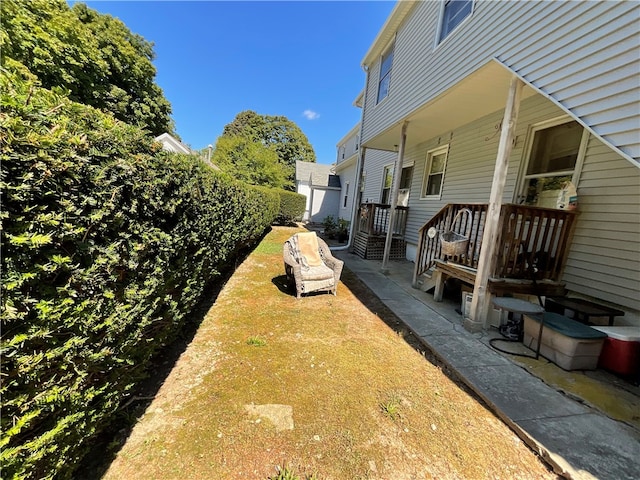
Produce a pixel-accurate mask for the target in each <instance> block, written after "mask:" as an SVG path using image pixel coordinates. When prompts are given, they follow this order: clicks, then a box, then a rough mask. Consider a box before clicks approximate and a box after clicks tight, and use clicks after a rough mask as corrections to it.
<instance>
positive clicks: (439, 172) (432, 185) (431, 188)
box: [422, 145, 449, 198]
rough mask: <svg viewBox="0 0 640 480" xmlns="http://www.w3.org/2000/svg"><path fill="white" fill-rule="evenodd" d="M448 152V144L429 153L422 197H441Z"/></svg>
mask: <svg viewBox="0 0 640 480" xmlns="http://www.w3.org/2000/svg"><path fill="white" fill-rule="evenodd" d="M448 153H449V146H448V145H445V146H443V147H440V148H438V149H436V150H431V151H430V152H428V153H427V168H426V169H425V171H424V179H423V181H422V198H429V197H432V198H433V197H440V195H441V194H442V186H443V184H444V171H445V168H446V166H447V156H448Z"/></svg>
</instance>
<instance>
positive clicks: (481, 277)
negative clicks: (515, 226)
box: [464, 75, 524, 332]
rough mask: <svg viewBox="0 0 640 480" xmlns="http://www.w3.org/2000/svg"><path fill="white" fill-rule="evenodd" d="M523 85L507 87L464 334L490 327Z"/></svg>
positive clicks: (515, 83)
mask: <svg viewBox="0 0 640 480" xmlns="http://www.w3.org/2000/svg"><path fill="white" fill-rule="evenodd" d="M523 85H524V83H523V82H522V81H521V80H520V79H519V78H518V77H516V76H515V75H514V76H513V77H512V78H511V84H510V86H509V96H508V97H507V105H506V107H505V109H504V118H503V120H502V130H501V132H500V143H499V145H498V155H497V157H496V166H495V169H494V171H493V183H492V184H491V196H490V197H489V208H488V210H487V218H486V222H485V226H484V233H483V235H482V245H481V247H480V258H479V261H478V272H477V274H476V283H475V285H474V286H473V300H472V302H471V312H470V314H471V315H470V318H465V319H464V326H465V328H466V329H467V330H469V331H472V332H476V331H479V330H482V329H483V328H486V327H488V326H489V321H488V313H489V307H490V300H491V295H490V294H489V292H488V288H487V287H488V284H489V277H490V275H491V272H493V269H494V267H495V259H496V246H497V245H496V241H497V239H498V233H499V232H498V228H499V220H500V211H501V209H502V195H503V193H504V186H505V183H506V179H507V170H508V167H509V156H510V155H511V150H512V148H513V139H514V137H515V130H516V122H517V120H518V111H519V110H520V96H521V94H522V87H523Z"/></svg>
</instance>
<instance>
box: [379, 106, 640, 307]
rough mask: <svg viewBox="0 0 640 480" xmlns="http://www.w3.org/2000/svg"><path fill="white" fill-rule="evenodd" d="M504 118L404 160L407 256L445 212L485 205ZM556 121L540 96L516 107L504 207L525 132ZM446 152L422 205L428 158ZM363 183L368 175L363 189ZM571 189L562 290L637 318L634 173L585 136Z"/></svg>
mask: <svg viewBox="0 0 640 480" xmlns="http://www.w3.org/2000/svg"><path fill="white" fill-rule="evenodd" d="M502 116H503V112H502V111H498V112H494V113H492V114H490V115H487V116H486V117H484V118H482V119H480V120H478V121H475V122H472V123H470V124H468V125H464V126H461V127H459V128H456V129H455V130H453V131H449V132H443V133H442V134H441V135H439V136H438V137H434V138H431V139H428V140H426V141H424V142H421V143H420V142H419V141H418V142H417V143H416V146H415V147H413V148H411V149H410V150H408V151H407V152H406V156H405V159H404V164H405V165H406V164H410V163H413V164H414V172H413V179H412V184H411V192H410V198H409V216H408V220H407V235H406V238H407V241H408V242H409V244H410V248H409V249H408V250H409V252H415V245H417V242H418V230H419V229H420V228H421V227H422V226H423V225H424V224H425V223H426V222H427V221H428V220H429V219H430V218H431V217H433V216H434V215H435V214H436V213H437V212H438V211H439V210H440V209H441V208H442V207H443V206H445V205H446V204H448V203H487V202H488V201H489V196H490V192H491V182H492V178H493V171H494V165H495V159H496V155H497V151H498V142H499V132H498V133H497V134H496V125H498V124H499V122H500V121H501V120H502ZM562 116H566V114H565V112H563V111H562V110H561V109H560V108H558V107H557V106H556V105H554V104H553V103H552V102H550V101H548V100H547V99H545V98H544V97H542V96H541V95H536V96H534V97H530V98H528V99H526V100H524V101H523V102H522V104H521V106H520V114H519V117H518V122H517V126H516V144H515V146H514V147H513V150H512V153H511V157H510V162H509V170H508V174H507V182H506V185H505V192H504V196H503V201H504V202H506V203H513V202H516V201H517V200H518V199H517V196H516V188H517V185H518V175H519V171H520V168H521V166H522V165H523V161H524V160H525V157H526V156H527V155H528V152H526V151H525V148H526V144H527V136H528V135H529V134H530V128H531V127H532V126H533V125H535V124H539V123H541V122H544V121H548V120H551V119H555V118H558V117H562ZM414 142H415V139H414ZM446 144H448V145H449V155H448V159H447V165H446V170H445V176H444V186H443V190H442V196H441V198H440V199H423V198H420V195H421V191H422V183H423V176H424V171H425V168H426V160H427V152H428V151H430V150H432V149H435V148H437V147H439V146H441V145H446ZM367 156H369V150H367ZM368 168H369V166H368ZM369 171H370V169H368V172H369ZM378 171H379V176H380V178H379V179H378V180H374V178H373V175H371V177H372V181H373V183H374V184H377V185H380V184H381V181H382V179H381V175H382V167H381V166H379V168H378ZM372 173H373V172H372ZM369 177H370V174H369V173H367V183H369V180H370V178H369ZM376 182H377V183H376ZM577 187H578V195H579V210H580V216H579V218H578V224H577V229H576V232H575V238H574V240H573V244H572V246H571V254H570V256H569V260H568V264H567V268H566V271H565V275H564V278H563V280H564V281H565V282H566V283H567V288H569V290H571V291H572V292H575V293H577V294H582V295H585V296H590V297H593V298H596V299H599V300H602V301H605V302H611V303H614V304H617V305H622V306H623V307H625V308H627V309H632V310H640V301H639V300H638V299H640V250H639V245H640V170H639V169H638V168H636V167H635V166H633V165H632V164H630V163H629V162H628V161H627V160H626V159H624V158H623V157H621V156H620V155H618V154H617V153H615V152H614V151H613V150H611V149H610V148H609V147H608V146H606V145H604V144H603V143H602V142H601V141H600V140H598V139H597V138H596V137H594V136H590V140H589V143H588V147H587V151H586V156H585V160H584V164H583V167H582V170H581V175H580V179H579V182H578V185H577ZM411 260H413V259H411Z"/></svg>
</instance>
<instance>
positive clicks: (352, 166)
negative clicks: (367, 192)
mask: <svg viewBox="0 0 640 480" xmlns="http://www.w3.org/2000/svg"><path fill="white" fill-rule="evenodd" d="M356 160H357V159H356V157H355V155H354V156H352V157H351V158H350V159H348V161H346V162H342V163H340V164H338V166H337V167H336V174H337V175H340V185H341V188H342V190H341V192H340V206H339V208H338V218H344V219H345V220H347V221H351V212H352V211H353V210H352V208H353V201H354V198H355V196H356V193H357V192H356V164H357V162H356ZM345 196H346V197H347V204H346V205H345V202H344V198H345Z"/></svg>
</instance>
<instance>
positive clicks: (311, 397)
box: [104, 227, 556, 480]
mask: <svg viewBox="0 0 640 480" xmlns="http://www.w3.org/2000/svg"><path fill="white" fill-rule="evenodd" d="M296 231H297V230H296V229H295V228H285V227H275V228H274V229H273V230H272V231H271V232H270V233H269V234H268V235H267V236H266V237H265V238H264V240H263V241H262V243H261V244H260V245H259V246H258V248H257V249H256V250H255V251H254V252H253V253H252V254H251V255H250V256H249V257H248V258H247V259H246V260H245V261H244V262H243V263H242V264H241V265H240V266H239V268H238V269H237V271H236V272H235V274H234V275H233V276H232V277H231V278H230V280H229V281H228V282H227V284H226V285H225V286H224V288H223V289H222V291H221V292H220V295H219V296H218V298H217V300H216V302H215V304H214V305H213V307H212V308H211V309H210V310H209V312H208V313H207V315H206V317H205V319H204V320H203V322H202V324H201V325H200V328H199V329H198V331H197V333H196V335H195V337H194V338H193V341H192V342H191V344H190V345H189V346H188V348H187V349H186V350H185V352H184V353H183V354H182V356H181V357H180V359H179V360H178V362H177V363H176V365H175V366H174V368H173V370H172V371H171V373H170V374H169V376H168V377H167V379H166V381H165V382H164V384H163V385H162V387H161V388H160V390H159V391H158V394H157V395H156V397H155V399H154V400H153V402H152V403H151V404H150V406H149V408H148V409H147V411H146V413H145V414H144V416H143V417H142V418H141V419H140V421H139V422H138V424H137V425H136V426H135V428H134V429H133V431H132V433H131V435H130V437H129V438H128V440H127V441H126V443H125V444H124V446H123V447H122V448H121V450H120V452H119V453H118V455H117V456H116V458H115V460H114V461H113V463H112V464H111V466H110V468H109V470H108V472H107V473H106V476H105V477H104V478H105V479H123V478H127V479H130V478H145V479H174V478H175V479H267V478H276V475H277V470H276V469H277V467H278V466H285V467H287V469H288V470H289V472H290V473H294V474H295V475H296V476H294V475H291V476H289V477H285V476H284V475H281V477H282V478H300V479H305V478H315V479H348V480H351V479H393V480H401V479H422V478H425V479H426V478H439V479H484V478H487V479H512V478H518V479H529V478H531V479H540V478H556V476H555V475H554V474H552V473H551V472H550V471H549V470H548V468H547V466H546V465H545V464H544V463H543V462H542V461H541V460H540V459H539V458H538V457H537V456H536V455H535V454H534V453H533V452H532V451H531V450H530V449H528V448H527V447H526V446H525V445H524V444H523V443H522V441H521V440H520V439H519V438H518V437H517V436H516V435H515V434H514V433H513V432H512V431H511V430H510V429H509V428H508V427H507V426H505V425H504V424H503V423H502V422H501V421H500V420H499V419H497V418H496V417H495V416H494V415H493V414H492V413H491V412H490V411H489V410H487V409H486V408H485V407H484V406H483V405H482V404H481V403H480V402H479V401H478V400H477V399H475V398H474V397H473V396H471V395H470V394H469V393H468V392H467V391H465V390H464V389H463V388H461V387H460V386H459V385H458V384H457V383H456V382H455V381H453V380H452V379H451V378H450V377H449V376H447V375H446V374H445V373H444V372H443V371H442V370H441V368H439V367H438V366H436V365H434V364H433V363H431V362H430V361H429V360H428V355H425V354H423V353H422V352H420V351H419V350H416V349H415V348H413V347H412V346H411V345H412V344H413V345H416V343H415V341H413V340H412V339H411V338H408V337H407V334H404V333H403V332H402V331H401V329H400V328H399V327H398V328H393V327H395V326H396V325H397V319H396V318H395V317H394V316H393V314H391V312H389V311H388V310H387V309H386V308H385V307H384V306H383V305H382V304H381V303H380V302H379V301H377V299H376V298H375V297H374V296H372V294H371V293H370V292H369V291H368V289H367V288H366V287H365V286H364V285H363V284H362V283H361V282H359V281H358V279H357V278H356V277H355V276H354V275H353V274H352V273H351V272H349V271H347V270H345V271H344V272H343V276H342V282H341V284H340V285H339V288H338V295H337V296H336V297H334V296H333V295H329V294H318V295H311V296H307V297H303V298H302V299H301V300H296V298H295V295H294V293H293V292H292V291H291V290H288V289H287V288H286V287H285V285H284V283H285V280H284V267H283V263H282V244H283V243H284V241H285V240H286V239H287V238H288V237H289V236H291V235H292V234H293V233H295V232H296Z"/></svg>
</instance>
